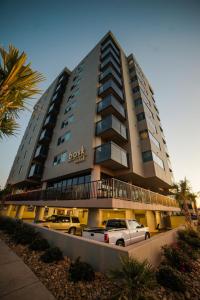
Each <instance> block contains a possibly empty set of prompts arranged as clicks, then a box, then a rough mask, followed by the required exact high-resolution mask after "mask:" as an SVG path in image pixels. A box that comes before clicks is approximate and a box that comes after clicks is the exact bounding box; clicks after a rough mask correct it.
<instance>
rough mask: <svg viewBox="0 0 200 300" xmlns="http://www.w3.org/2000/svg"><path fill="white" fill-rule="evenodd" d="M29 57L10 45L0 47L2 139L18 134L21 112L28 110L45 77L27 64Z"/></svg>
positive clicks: (0, 118)
mask: <svg viewBox="0 0 200 300" xmlns="http://www.w3.org/2000/svg"><path fill="white" fill-rule="evenodd" d="M26 60H27V55H26V54H25V53H24V52H22V53H21V54H20V53H19V50H18V49H17V48H15V47H14V46H12V45H10V46H9V50H8V52H7V51H6V50H5V49H4V48H3V47H0V138H2V137H3V136H4V135H7V136H9V135H12V134H14V133H15V132H16V129H17V128H18V124H17V122H16V119H17V118H18V117H19V112H20V111H22V110H24V109H27V107H26V101H27V99H30V98H32V97H33V96H34V95H35V94H38V93H39V92H40V90H39V89H38V87H37V86H38V84H39V83H40V82H41V81H42V80H44V77H43V76H42V75H41V74H40V73H38V72H37V71H33V70H32V69H31V67H30V65H31V64H30V63H29V64H27V65H26V64H25V63H26Z"/></svg>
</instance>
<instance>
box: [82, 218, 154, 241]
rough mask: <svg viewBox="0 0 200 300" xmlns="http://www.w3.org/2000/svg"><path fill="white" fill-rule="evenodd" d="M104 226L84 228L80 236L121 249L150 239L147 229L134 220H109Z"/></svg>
mask: <svg viewBox="0 0 200 300" xmlns="http://www.w3.org/2000/svg"><path fill="white" fill-rule="evenodd" d="M105 225H106V226H105V228H97V227H96V228H85V229H83V233H82V236H83V237H85V238H87V239H90V240H95V241H99V242H104V243H109V244H112V245H118V246H122V247H125V246H128V245H131V244H133V243H136V242H139V241H142V240H146V239H148V238H150V233H149V228H148V227H144V226H143V225H141V224H139V223H138V222H137V221H136V220H128V219H110V220H107V221H106V224H105Z"/></svg>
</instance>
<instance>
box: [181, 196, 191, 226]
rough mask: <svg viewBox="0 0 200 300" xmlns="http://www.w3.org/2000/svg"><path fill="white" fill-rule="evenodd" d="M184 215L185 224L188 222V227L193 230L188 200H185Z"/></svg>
mask: <svg viewBox="0 0 200 300" xmlns="http://www.w3.org/2000/svg"><path fill="white" fill-rule="evenodd" d="M183 213H184V215H185V222H186V226H187V227H188V228H190V229H191V228H192V218H191V214H190V211H189V208H188V204H187V200H186V199H185V198H184V199H183Z"/></svg>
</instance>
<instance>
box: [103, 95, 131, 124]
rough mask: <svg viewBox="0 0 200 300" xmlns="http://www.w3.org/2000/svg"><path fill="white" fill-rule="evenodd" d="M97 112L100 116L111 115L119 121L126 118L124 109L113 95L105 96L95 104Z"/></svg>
mask: <svg viewBox="0 0 200 300" xmlns="http://www.w3.org/2000/svg"><path fill="white" fill-rule="evenodd" d="M97 112H98V113H101V115H102V116H106V115H110V114H113V115H115V116H116V117H117V118H118V119H120V120H121V121H123V120H125V118H126V115H125V110H124V107H123V106H122V105H121V104H120V103H119V101H118V100H116V99H115V97H114V96H113V95H109V96H107V97H106V98H104V99H102V101H100V102H99V103H98V104H97Z"/></svg>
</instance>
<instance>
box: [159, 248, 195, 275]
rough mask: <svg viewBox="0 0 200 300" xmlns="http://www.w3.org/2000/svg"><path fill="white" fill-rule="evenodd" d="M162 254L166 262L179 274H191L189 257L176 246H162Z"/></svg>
mask: <svg viewBox="0 0 200 300" xmlns="http://www.w3.org/2000/svg"><path fill="white" fill-rule="evenodd" d="M163 254H164V257H165V259H166V262H167V263H168V264H169V265H170V266H171V267H174V268H176V269H177V270H179V271H181V272H191V271H192V265H191V261H190V259H189V257H188V256H187V255H186V254H185V253H184V252H183V251H182V250H181V249H180V248H179V247H178V245H172V246H164V247H163Z"/></svg>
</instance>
